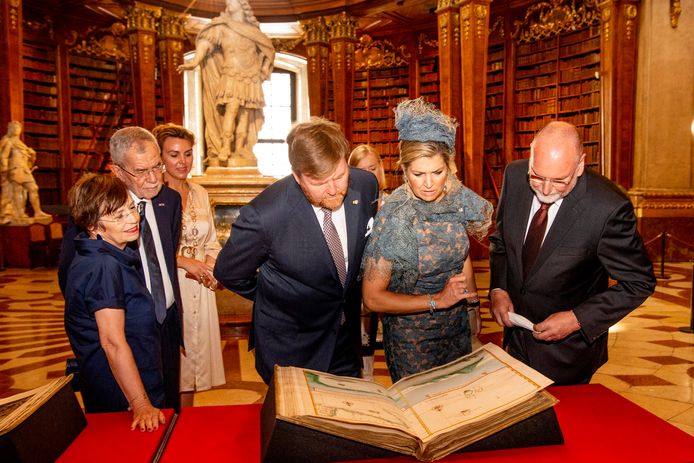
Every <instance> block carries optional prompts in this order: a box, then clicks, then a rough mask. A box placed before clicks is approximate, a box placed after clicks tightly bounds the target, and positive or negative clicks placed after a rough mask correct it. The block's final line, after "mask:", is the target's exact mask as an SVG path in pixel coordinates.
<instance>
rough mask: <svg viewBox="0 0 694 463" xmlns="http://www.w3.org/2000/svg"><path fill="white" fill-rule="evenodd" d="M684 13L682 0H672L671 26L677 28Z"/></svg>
mask: <svg viewBox="0 0 694 463" xmlns="http://www.w3.org/2000/svg"><path fill="white" fill-rule="evenodd" d="M680 14H682V3H680V0H670V26H671V27H672V28H673V29H677V25H678V24H679V21H680Z"/></svg>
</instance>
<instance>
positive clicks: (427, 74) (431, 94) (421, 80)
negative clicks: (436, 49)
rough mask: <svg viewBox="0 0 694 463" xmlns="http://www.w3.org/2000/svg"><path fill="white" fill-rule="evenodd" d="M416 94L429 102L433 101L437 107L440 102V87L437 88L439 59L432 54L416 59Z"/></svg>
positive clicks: (439, 105)
mask: <svg viewBox="0 0 694 463" xmlns="http://www.w3.org/2000/svg"><path fill="white" fill-rule="evenodd" d="M417 76H418V84H419V89H418V91H419V94H418V96H421V97H424V99H425V100H427V101H428V102H430V103H433V104H434V105H435V106H436V107H437V108H440V107H441V104H440V97H439V95H440V89H439V60H438V58H437V57H435V56H433V57H430V58H420V59H419V60H418V70H417Z"/></svg>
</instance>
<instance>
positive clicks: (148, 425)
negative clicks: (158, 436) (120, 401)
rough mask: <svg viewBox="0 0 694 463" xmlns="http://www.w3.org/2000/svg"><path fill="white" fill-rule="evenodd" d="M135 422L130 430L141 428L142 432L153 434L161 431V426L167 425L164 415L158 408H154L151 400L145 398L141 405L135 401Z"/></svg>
mask: <svg viewBox="0 0 694 463" xmlns="http://www.w3.org/2000/svg"><path fill="white" fill-rule="evenodd" d="M132 410H133V422H132V424H131V425H130V430H131V431H134V430H135V428H140V431H142V432H144V431H147V432H151V431H156V430H157V429H159V425H160V424H165V423H166V418H165V417H164V413H162V411H161V410H159V409H158V408H156V407H153V406H152V404H151V403H150V402H149V399H147V398H146V397H143V399H142V400H141V401H140V403H138V404H136V403H135V401H133V405H132Z"/></svg>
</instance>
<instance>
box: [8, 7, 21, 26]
mask: <svg viewBox="0 0 694 463" xmlns="http://www.w3.org/2000/svg"><path fill="white" fill-rule="evenodd" d="M9 3H10V8H9V14H10V16H9V20H10V30H12V31H14V32H16V31H17V27H18V26H19V5H20V3H19V0H9Z"/></svg>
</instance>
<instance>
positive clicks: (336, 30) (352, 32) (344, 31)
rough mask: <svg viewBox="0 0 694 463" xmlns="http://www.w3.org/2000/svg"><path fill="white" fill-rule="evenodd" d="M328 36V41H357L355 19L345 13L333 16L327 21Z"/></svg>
mask: <svg viewBox="0 0 694 463" xmlns="http://www.w3.org/2000/svg"><path fill="white" fill-rule="evenodd" d="M328 34H329V37H330V39H352V40H356V39H357V18H355V17H354V16H350V15H348V14H347V12H346V11H343V12H342V13H340V14H338V15H336V16H333V17H332V18H331V19H330V20H329V21H328Z"/></svg>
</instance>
